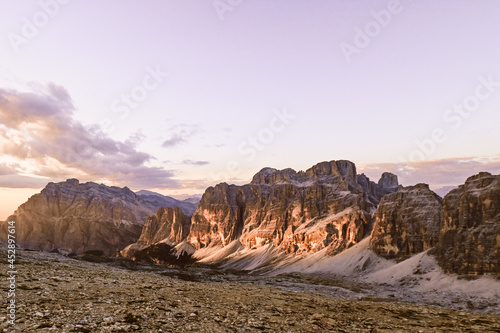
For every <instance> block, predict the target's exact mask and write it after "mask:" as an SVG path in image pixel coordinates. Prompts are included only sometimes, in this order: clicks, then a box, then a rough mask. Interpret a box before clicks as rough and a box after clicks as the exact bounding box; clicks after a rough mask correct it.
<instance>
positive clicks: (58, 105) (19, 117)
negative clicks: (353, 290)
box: [0, 84, 179, 188]
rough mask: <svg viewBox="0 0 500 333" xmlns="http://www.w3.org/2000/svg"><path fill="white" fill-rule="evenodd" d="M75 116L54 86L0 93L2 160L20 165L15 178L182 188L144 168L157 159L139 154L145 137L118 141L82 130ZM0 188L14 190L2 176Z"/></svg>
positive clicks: (66, 95) (158, 172) (64, 94)
mask: <svg viewBox="0 0 500 333" xmlns="http://www.w3.org/2000/svg"><path fill="white" fill-rule="evenodd" d="M74 111H75V107H74V105H73V102H72V100H71V97H70V95H69V93H68V92H67V91H66V89H64V88H63V87H60V86H57V85H54V84H48V85H46V86H41V85H39V86H36V89H33V91H30V92H19V91H15V90H7V89H1V88H0V154H2V155H3V156H2V159H1V160H0V161H5V160H6V158H7V159H10V160H16V161H18V166H17V167H16V169H15V175H23V174H28V175H29V174H31V175H33V176H34V178H36V177H44V178H46V180H45V182H47V180H49V181H51V180H54V179H61V178H64V177H67V176H72V177H79V176H80V175H83V176H84V177H87V178H89V179H95V180H97V179H104V180H108V181H110V182H112V183H115V184H123V185H128V186H131V187H141V188H147V187H178V186H179V184H178V182H177V181H176V180H174V179H172V177H173V176H174V174H173V172H172V171H168V170H165V169H163V168H158V167H149V166H147V165H146V163H148V162H149V161H151V160H153V159H154V157H153V156H151V155H149V154H147V153H144V152H140V151H138V150H136V149H135V145H136V144H137V143H138V142H140V141H141V140H142V139H143V137H144V136H143V135H142V133H140V132H137V133H135V134H133V135H132V136H131V137H130V138H129V139H128V140H126V141H125V142H120V141H116V140H113V139H112V138H110V137H108V136H107V135H106V134H105V133H103V132H102V131H101V130H100V128H99V127H97V126H90V127H85V126H83V125H82V124H81V123H79V122H78V121H77V120H75V119H74ZM2 170H3V169H2ZM28 178H29V177H28ZM37 182H38V179H37ZM0 186H6V187H13V186H14V185H13V184H12V183H11V182H8V181H6V179H4V178H3V177H0Z"/></svg>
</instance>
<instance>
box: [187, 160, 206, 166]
mask: <svg viewBox="0 0 500 333" xmlns="http://www.w3.org/2000/svg"><path fill="white" fill-rule="evenodd" d="M182 164H187V165H197V166H202V165H208V164H210V162H208V161H193V160H184V161H182Z"/></svg>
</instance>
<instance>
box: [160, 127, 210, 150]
mask: <svg viewBox="0 0 500 333" xmlns="http://www.w3.org/2000/svg"><path fill="white" fill-rule="evenodd" d="M167 132H168V133H169V134H170V138H169V139H167V140H165V141H164V142H163V144H162V145H161V146H162V147H163V148H172V147H176V146H178V145H180V144H183V143H187V142H189V140H188V139H190V138H192V137H193V136H195V135H196V134H198V133H201V132H203V131H202V129H201V127H200V125H198V124H178V125H174V126H172V127H170V128H169V129H168V130H167Z"/></svg>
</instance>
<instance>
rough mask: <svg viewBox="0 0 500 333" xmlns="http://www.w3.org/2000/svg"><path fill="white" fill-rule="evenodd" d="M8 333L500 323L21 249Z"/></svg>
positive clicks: (402, 328) (435, 328)
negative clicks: (177, 276) (12, 319)
mask: <svg viewBox="0 0 500 333" xmlns="http://www.w3.org/2000/svg"><path fill="white" fill-rule="evenodd" d="M0 258H1V262H2V267H3V269H2V271H1V272H0V275H1V276H2V280H4V282H3V283H2V293H3V295H2V297H1V302H0V303H1V308H2V311H1V313H0V330H1V331H2V332H500V316H498V315H495V314H485V313H473V312H460V311H456V310H450V309H446V308H440V307H432V306H424V305H415V304H408V303H398V302H395V301H393V302H388V301H387V300H385V299H380V300H377V299H373V300H371V301H364V300H360V301H356V300H342V299H335V298H331V297H328V296H322V295H318V294H313V293H306V292H294V291H286V290H281V289H277V288H272V287H268V286H259V285H255V284H250V283H239V282H220V283H204V282H192V281H185V280H182V279H175V278H172V277H169V276H165V275H161V274H158V273H157V272H155V271H154V270H141V269H140V268H141V267H140V265H139V264H135V263H132V262H130V261H128V260H125V259H124V260H122V261H115V262H114V263H113V265H109V264H103V263H95V262H88V261H82V260H76V259H73V258H67V257H64V256H61V255H58V254H50V253H43V252H35V251H23V250H17V262H16V265H17V266H16V269H17V271H18V273H17V290H16V303H17V309H16V310H17V312H16V321H15V326H12V325H10V324H9V323H8V321H7V301H8V299H7V292H8V289H9V287H8V283H7V282H5V281H6V277H7V270H8V269H7V261H6V258H7V253H6V251H5V250H1V251H0Z"/></svg>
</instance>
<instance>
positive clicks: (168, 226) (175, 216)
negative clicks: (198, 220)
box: [120, 207, 191, 259]
mask: <svg viewBox="0 0 500 333" xmlns="http://www.w3.org/2000/svg"><path fill="white" fill-rule="evenodd" d="M190 225H191V219H190V217H188V216H186V215H184V213H183V212H182V210H181V209H180V208H178V207H175V208H167V207H163V208H160V209H159V210H158V211H157V212H156V213H155V214H154V215H153V216H150V217H148V218H147V220H146V223H145V224H144V227H143V228H142V232H141V236H140V237H139V240H138V241H137V242H136V243H134V244H130V245H129V246H127V247H126V248H125V249H124V250H123V251H121V252H120V253H121V255H122V256H124V257H128V258H132V259H133V258H134V255H135V253H136V252H137V251H141V250H143V249H145V248H147V247H148V246H151V245H154V244H157V243H165V244H168V245H170V246H173V245H174V244H179V243H181V242H182V241H183V240H185V239H186V237H187V235H188V234H189V227H190Z"/></svg>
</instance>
